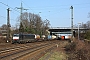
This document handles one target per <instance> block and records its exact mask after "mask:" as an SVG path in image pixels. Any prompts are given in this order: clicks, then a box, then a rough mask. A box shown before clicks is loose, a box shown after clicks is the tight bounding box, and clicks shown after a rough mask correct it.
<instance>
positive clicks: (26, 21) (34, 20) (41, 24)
mask: <svg viewBox="0 0 90 60" xmlns="http://www.w3.org/2000/svg"><path fill="white" fill-rule="evenodd" d="M19 19H20V18H19ZM21 23H22V24H21V25H20V29H21V28H22V27H23V28H24V30H23V31H24V32H28V33H34V34H41V33H42V31H44V32H45V31H46V29H48V28H49V24H50V22H49V20H47V19H46V20H45V21H43V20H42V19H41V17H40V16H39V15H38V14H32V13H27V12H25V13H23V14H22V21H21ZM20 29H19V30H20ZM44 34H45V33H44Z"/></svg>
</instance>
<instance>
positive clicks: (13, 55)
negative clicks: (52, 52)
mask: <svg viewBox="0 0 90 60" xmlns="http://www.w3.org/2000/svg"><path fill="white" fill-rule="evenodd" d="M55 44H56V43H55V42H48V43H41V44H36V45H32V46H30V45H29V44H28V45H25V46H17V47H12V48H8V49H3V50H0V59H1V60H17V59H19V58H21V57H23V56H25V55H27V54H30V53H32V52H35V51H37V50H40V49H43V48H46V47H49V46H52V47H53V46H55Z"/></svg>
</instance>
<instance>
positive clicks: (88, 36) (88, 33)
mask: <svg viewBox="0 0 90 60" xmlns="http://www.w3.org/2000/svg"><path fill="white" fill-rule="evenodd" d="M84 38H85V39H88V40H90V31H87V32H86V34H85V35H84Z"/></svg>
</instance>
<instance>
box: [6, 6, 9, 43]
mask: <svg viewBox="0 0 90 60" xmlns="http://www.w3.org/2000/svg"><path fill="white" fill-rule="evenodd" d="M9 11H10V9H9V8H8V9H7V41H6V42H9V38H10V16H9Z"/></svg>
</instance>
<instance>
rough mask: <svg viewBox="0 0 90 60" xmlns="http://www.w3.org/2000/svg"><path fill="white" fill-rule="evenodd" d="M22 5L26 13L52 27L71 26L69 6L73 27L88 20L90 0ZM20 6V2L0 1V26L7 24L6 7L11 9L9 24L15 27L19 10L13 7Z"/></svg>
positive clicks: (37, 0) (39, 1) (33, 0)
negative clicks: (39, 17)
mask: <svg viewBox="0 0 90 60" xmlns="http://www.w3.org/2000/svg"><path fill="white" fill-rule="evenodd" d="M22 3H23V8H25V9H29V10H28V11H27V12H31V13H34V14H39V15H40V16H41V18H42V19H43V20H45V19H48V20H49V21H50V24H51V26H52V27H70V26H71V10H70V6H73V8H74V13H73V14H74V19H73V20H74V25H75V24H78V22H83V23H86V22H87V21H89V20H90V18H88V13H89V12H90V0H22ZM20 4H21V0H0V26H1V25H3V24H7V8H8V7H9V8H10V9H11V11H10V20H11V21H10V24H11V25H12V26H15V24H17V23H18V22H19V21H17V17H18V16H19V15H20V10H18V9H16V8H15V7H20ZM7 5H8V6H7ZM23 12H26V11H23ZM39 12H41V13H39Z"/></svg>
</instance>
